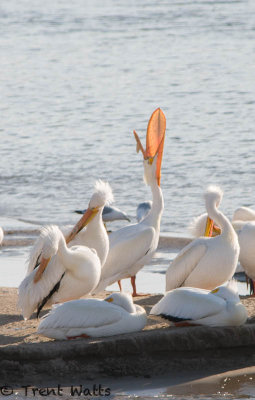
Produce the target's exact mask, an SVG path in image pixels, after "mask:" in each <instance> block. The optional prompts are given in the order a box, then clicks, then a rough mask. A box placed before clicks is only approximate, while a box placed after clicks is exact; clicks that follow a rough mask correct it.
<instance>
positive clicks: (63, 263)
mask: <svg viewBox="0 0 255 400" xmlns="http://www.w3.org/2000/svg"><path fill="white" fill-rule="evenodd" d="M42 234H43V235H45V240H44V244H43V248H42V257H43V258H50V257H51V261H50V262H49V264H48V266H47V268H46V269H45V271H44V272H43V274H42V276H41V279H40V280H39V281H38V282H36V283H35V282H34V278H35V274H36V272H37V270H38V268H39V267H37V268H36V269H35V270H33V271H32V272H31V273H30V274H29V275H28V276H26V278H25V279H24V280H23V281H22V282H21V284H20V286H19V298H18V305H19V307H20V308H21V310H22V314H23V316H24V318H25V319H28V318H29V317H30V316H31V314H32V313H33V311H34V310H35V309H36V308H37V307H38V305H39V303H41V301H42V300H43V299H44V298H45V297H46V296H47V295H48V294H49V292H50V291H51V290H52V289H53V287H54V286H55V284H56V283H57V282H58V281H59V280H60V278H61V277H62V275H63V274H64V277H63V279H62V280H61V283H60V287H59V289H58V291H57V292H55V293H54V295H53V296H52V297H51V299H50V300H49V301H48V303H47V305H51V304H53V303H57V302H62V301H67V300H71V299H74V298H79V297H81V296H84V295H86V294H88V293H90V292H91V291H92V290H93V289H94V288H95V287H96V285H97V284H98V282H99V278H100V273H101V263H100V259H99V257H98V255H97V253H96V251H95V250H94V249H90V248H88V247H85V246H72V247H71V248H67V246H66V243H65V239H64V237H63V234H62V233H61V231H60V230H59V228H58V227H57V226H48V227H45V228H44V229H43V230H42Z"/></svg>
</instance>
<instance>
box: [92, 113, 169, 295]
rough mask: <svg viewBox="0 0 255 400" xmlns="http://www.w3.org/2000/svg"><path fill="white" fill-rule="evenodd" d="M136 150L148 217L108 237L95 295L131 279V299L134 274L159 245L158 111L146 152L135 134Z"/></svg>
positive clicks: (161, 125)
mask: <svg viewBox="0 0 255 400" xmlns="http://www.w3.org/2000/svg"><path fill="white" fill-rule="evenodd" d="M135 137H136V140H137V149H138V150H141V151H142V153H143V157H144V178H145V182H146V183H147V184H148V185H149V186H150V188H151V191H152V197H153V202H152V207H151V210H150V212H149V213H148V215H147V216H146V217H145V218H144V219H143V220H142V221H141V222H139V223H137V224H131V225H128V226H125V227H123V228H121V229H119V230H117V231H114V232H112V233H111V234H110V235H109V239H110V248H109V253H108V257H107V260H106V262H105V264H104V266H103V268H102V274H101V278H100V282H99V284H98V287H97V288H96V290H94V293H99V292H101V291H102V290H104V289H105V288H106V287H107V286H109V285H111V284H112V283H114V282H116V281H118V283H119V286H120V289H121V283H120V280H121V279H124V278H129V277H131V284H132V287H133V296H137V295H138V294H137V292H136V284H135V279H136V274H137V272H138V271H139V270H140V269H141V268H142V267H143V266H144V265H145V264H146V263H148V262H149V261H150V260H151V259H152V257H153V255H154V254H155V251H156V249H157V246H158V240H159V232H160V221H161V215H162V212H163V208H164V202H163V195H162V191H161V188H160V186H159V185H160V169H161V160H162V153H163V144H164V137H165V116H164V114H163V112H162V111H161V110H160V109H157V110H156V111H154V113H153V114H152V117H151V119H150V121H149V124H148V129H147V141H146V150H144V149H143V146H142V144H141V142H140V140H139V138H138V135H137V134H136V133H135Z"/></svg>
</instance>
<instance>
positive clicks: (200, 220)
mask: <svg viewBox="0 0 255 400" xmlns="http://www.w3.org/2000/svg"><path fill="white" fill-rule="evenodd" d="M246 210H248V211H247V212H246ZM249 210H250V211H251V212H250V211H249ZM252 211H253V210H251V209H248V208H247V207H240V208H238V209H237V210H236V211H235V212H234V216H233V218H232V226H233V228H234V229H235V231H236V233H237V236H238V242H239V246H240V254H239V261H240V264H241V267H243V269H244V271H245V273H246V275H247V276H248V277H249V278H250V279H251V281H250V287H251V292H252V293H255V261H254V260H255V246H254V243H255V221H252V216H253V215H252ZM238 218H239V219H238ZM206 222H207V214H206V213H205V214H202V215H200V216H198V217H196V218H194V219H193V221H192V223H191V225H190V227H189V230H190V232H191V234H192V236H194V237H200V236H202V235H203V232H204V231H205V227H206ZM219 233H220V229H219V228H218V227H217V226H216V227H215V225H214V227H213V236H215V235H217V234H219ZM239 271H242V269H240V266H239V270H238V272H239Z"/></svg>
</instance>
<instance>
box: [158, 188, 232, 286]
mask: <svg viewBox="0 0 255 400" xmlns="http://www.w3.org/2000/svg"><path fill="white" fill-rule="evenodd" d="M222 196H223V192H222V191H221V189H220V188H219V187H217V186H209V187H208V188H207V190H206V192H205V203H206V210H207V214H208V216H209V218H210V219H209V224H208V225H209V226H208V227H207V231H208V232H209V231H211V230H212V225H213V223H214V222H215V223H216V224H217V226H219V227H220V228H221V232H222V233H221V235H219V236H216V237H200V238H198V239H195V240H193V241H192V242H191V243H190V244H189V245H187V246H185V247H184V248H183V249H182V250H181V251H180V253H179V254H178V255H177V257H176V258H175V259H174V260H173V262H172V264H171V265H170V266H169V268H168V270H167V273H166V291H169V290H172V289H175V288H178V287H181V286H186V287H198V288H202V289H208V290H211V289H214V288H215V287H217V286H219V285H222V284H223V283H224V282H226V281H228V280H229V279H231V278H232V276H233V274H234V272H235V269H236V266H237V262H238V256H239V244H238V238H237V235H236V232H235V230H234V228H233V227H232V225H231V223H230V221H229V220H228V218H227V217H226V216H225V215H224V214H223V213H222V212H220V211H219V210H218V206H219V204H220V202H221V199H222Z"/></svg>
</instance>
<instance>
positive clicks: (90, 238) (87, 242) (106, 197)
mask: <svg viewBox="0 0 255 400" xmlns="http://www.w3.org/2000/svg"><path fill="white" fill-rule="evenodd" d="M113 200H114V198H113V194H112V189H111V187H110V185H109V183H107V182H103V181H101V180H100V179H99V180H98V181H96V183H95V188H94V194H93V195H92V197H91V200H90V203H89V207H88V209H87V210H86V212H85V213H84V214H83V216H82V217H81V219H80V220H79V221H78V222H77V224H76V225H75V227H74V228H73V229H72V230H71V231H70V226H68V227H64V228H61V230H62V232H63V234H64V236H65V237H66V242H67V245H68V246H74V245H81V246H88V247H90V248H94V249H95V250H96V252H97V254H98V256H99V258H100V260H101V264H102V265H103V264H104V263H105V260H106V257H107V254H108V250H109V238H108V234H107V232H106V229H105V226H104V224H103V221H102V210H103V208H104V206H105V204H110V203H111V202H113ZM84 228H85V229H84ZM44 240H45V235H44V234H43V235H40V236H39V237H38V239H37V240H36V242H35V244H34V246H33V248H32V249H31V252H30V255H29V258H28V267H27V273H26V274H27V275H29V274H30V273H31V272H32V271H33V270H34V269H35V268H36V267H37V266H38V265H39V264H40V258H41V252H42V248H43V244H44Z"/></svg>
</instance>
